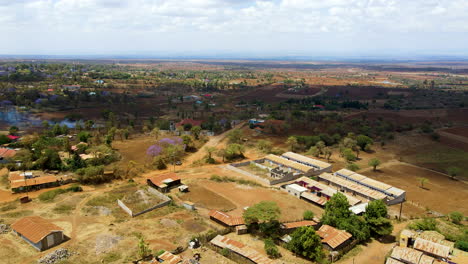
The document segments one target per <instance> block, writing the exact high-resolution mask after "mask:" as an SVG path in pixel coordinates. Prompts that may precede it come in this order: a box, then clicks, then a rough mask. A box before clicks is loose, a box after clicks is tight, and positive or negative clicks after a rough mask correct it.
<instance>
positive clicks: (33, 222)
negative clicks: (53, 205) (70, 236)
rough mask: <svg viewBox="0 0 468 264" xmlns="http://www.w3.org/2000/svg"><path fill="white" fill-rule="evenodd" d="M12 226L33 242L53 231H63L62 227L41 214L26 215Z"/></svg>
mask: <svg viewBox="0 0 468 264" xmlns="http://www.w3.org/2000/svg"><path fill="white" fill-rule="evenodd" d="M11 228H12V229H13V230H15V231H16V232H17V233H19V234H21V235H22V236H24V237H26V238H27V239H28V240H30V241H31V242H33V243H38V242H39V241H41V240H42V239H43V238H44V237H46V236H48V235H49V234H50V233H52V232H56V231H63V229H62V228H60V227H58V226H56V225H55V224H53V223H51V222H49V221H47V220H45V219H44V218H42V217H39V216H28V217H24V218H22V219H20V220H18V221H16V222H15V223H13V224H12V225H11Z"/></svg>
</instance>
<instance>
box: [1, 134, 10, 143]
mask: <svg viewBox="0 0 468 264" xmlns="http://www.w3.org/2000/svg"><path fill="white" fill-rule="evenodd" d="M10 142H11V139H9V138H8V137H7V136H6V135H0V145H3V144H8V143H10Z"/></svg>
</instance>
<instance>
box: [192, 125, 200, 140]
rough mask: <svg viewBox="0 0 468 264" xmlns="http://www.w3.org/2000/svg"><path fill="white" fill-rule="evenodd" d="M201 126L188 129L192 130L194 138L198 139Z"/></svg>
mask: <svg viewBox="0 0 468 264" xmlns="http://www.w3.org/2000/svg"><path fill="white" fill-rule="evenodd" d="M201 130H202V128H201V127H200V126H194V127H192V128H191V129H190V131H191V132H192V134H193V136H194V137H195V139H196V140H198V139H199V138H200V132H201Z"/></svg>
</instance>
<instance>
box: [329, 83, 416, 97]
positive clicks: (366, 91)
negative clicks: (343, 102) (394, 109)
mask: <svg viewBox="0 0 468 264" xmlns="http://www.w3.org/2000/svg"><path fill="white" fill-rule="evenodd" d="M390 92H391V93H395V92H405V93H409V92H410V91H409V90H408V89H406V88H384V87H376V86H331V87H328V89H327V91H326V92H325V94H324V95H325V96H332V97H340V98H352V99H353V100H356V99H371V98H374V97H376V96H385V95H387V94H388V93H390Z"/></svg>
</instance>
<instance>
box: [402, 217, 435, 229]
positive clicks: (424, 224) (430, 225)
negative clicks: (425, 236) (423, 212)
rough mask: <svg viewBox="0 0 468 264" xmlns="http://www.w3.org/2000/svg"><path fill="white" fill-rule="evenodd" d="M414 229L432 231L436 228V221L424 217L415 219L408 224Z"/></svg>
mask: <svg viewBox="0 0 468 264" xmlns="http://www.w3.org/2000/svg"><path fill="white" fill-rule="evenodd" d="M408 227H409V228H410V229H414V230H424V231H432V230H437V221H436V220H435V219H434V218H424V219H422V220H420V221H415V222H413V223H412V224H410V225H409V226H408Z"/></svg>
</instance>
